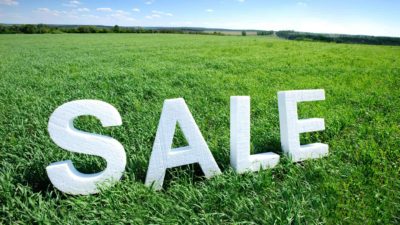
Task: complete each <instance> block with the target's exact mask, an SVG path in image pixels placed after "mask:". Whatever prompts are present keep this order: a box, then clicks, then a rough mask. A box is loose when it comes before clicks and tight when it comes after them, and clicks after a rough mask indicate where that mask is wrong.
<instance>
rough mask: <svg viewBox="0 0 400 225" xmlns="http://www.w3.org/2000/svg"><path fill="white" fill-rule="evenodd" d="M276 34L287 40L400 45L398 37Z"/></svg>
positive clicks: (293, 32) (290, 32) (294, 32)
mask: <svg viewBox="0 0 400 225" xmlns="http://www.w3.org/2000/svg"><path fill="white" fill-rule="evenodd" d="M276 35H277V36H278V37H280V38H284V39H288V40H302V41H307V40H309V41H322V42H335V43H349V44H371V45H400V38H396V37H376V36H366V35H343V34H319V33H306V32H296V31H277V32H276Z"/></svg>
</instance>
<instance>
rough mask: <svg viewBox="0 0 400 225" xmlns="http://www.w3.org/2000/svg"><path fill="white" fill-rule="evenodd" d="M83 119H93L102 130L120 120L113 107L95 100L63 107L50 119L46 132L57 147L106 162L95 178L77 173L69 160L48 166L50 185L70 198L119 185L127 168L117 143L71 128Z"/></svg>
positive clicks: (118, 123)
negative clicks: (76, 120)
mask: <svg viewBox="0 0 400 225" xmlns="http://www.w3.org/2000/svg"><path fill="white" fill-rule="evenodd" d="M84 115H91V116H95V117H96V118H98V119H99V120H100V121H101V124H102V125H103V126H104V127H109V126H119V125H121V124H122V120H121V116H120V115H119V113H118V111H117V110H116V109H115V108H114V107H113V106H112V105H110V104H108V103H106V102H102V101H97V100H78V101H72V102H68V103H65V104H63V105H61V106H60V107H58V108H57V109H56V110H55V111H54V113H53V114H52V115H51V116H50V120H49V126H48V130H49V133H50V137H51V139H52V140H53V141H54V142H55V143H56V144H57V145H58V146H60V147H61V148H63V149H65V150H68V151H71V152H77V153H84V154H89V155H96V156H100V157H102V158H103V159H105V160H106V161H107V167H106V169H105V170H104V171H102V172H99V173H95V174H83V173H80V172H79V171H77V170H76V169H75V168H74V166H73V164H72V162H71V161H70V160H66V161H61V162H56V163H52V164H50V165H49V166H48V167H47V168H46V170H47V174H48V176H49V178H50V181H51V183H53V185H54V186H55V187H56V188H57V189H59V190H60V191H62V192H66V193H69V194H81V195H86V194H94V193H97V192H99V190H98V185H101V184H108V185H109V184H110V182H113V181H118V180H119V179H120V178H121V176H122V173H123V172H124V170H125V165H126V155H125V151H124V147H123V146H122V145H121V144H120V143H119V142H118V141H116V140H115V139H113V138H111V137H107V136H102V135H98V134H92V133H87V132H84V131H80V130H77V129H75V128H74V125H73V121H74V119H75V118H77V117H79V116H84Z"/></svg>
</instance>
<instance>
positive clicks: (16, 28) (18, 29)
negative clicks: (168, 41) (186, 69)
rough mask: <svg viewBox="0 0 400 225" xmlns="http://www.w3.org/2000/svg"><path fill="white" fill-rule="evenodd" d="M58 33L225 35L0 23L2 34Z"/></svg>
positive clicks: (189, 31) (167, 29)
mask: <svg viewBox="0 0 400 225" xmlns="http://www.w3.org/2000/svg"><path fill="white" fill-rule="evenodd" d="M48 33H49V34H58V33H171V34H204V35H223V33H221V32H217V31H214V32H204V31H202V30H200V29H190V28H153V29H152V28H143V27H120V26H118V25H115V26H113V27H110V26H73V25H46V24H22V25H4V24H0V34H48Z"/></svg>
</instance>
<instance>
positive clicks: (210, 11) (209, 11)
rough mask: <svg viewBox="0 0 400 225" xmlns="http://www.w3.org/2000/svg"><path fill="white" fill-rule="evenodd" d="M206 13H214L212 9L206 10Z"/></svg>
mask: <svg viewBox="0 0 400 225" xmlns="http://www.w3.org/2000/svg"><path fill="white" fill-rule="evenodd" d="M206 12H208V13H212V12H214V9H206Z"/></svg>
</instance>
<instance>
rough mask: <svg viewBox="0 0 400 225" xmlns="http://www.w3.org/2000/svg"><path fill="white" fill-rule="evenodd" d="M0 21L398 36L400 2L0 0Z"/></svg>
mask: <svg viewBox="0 0 400 225" xmlns="http://www.w3.org/2000/svg"><path fill="white" fill-rule="evenodd" d="M0 23H47V24H96V25H115V24H118V25H122V26H190V27H211V28H234V29H263V30H286V29H291V30H298V31H309V32H326V33H346V34H369V35H386V36H398V37H400V0H42V1H39V0H0Z"/></svg>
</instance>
